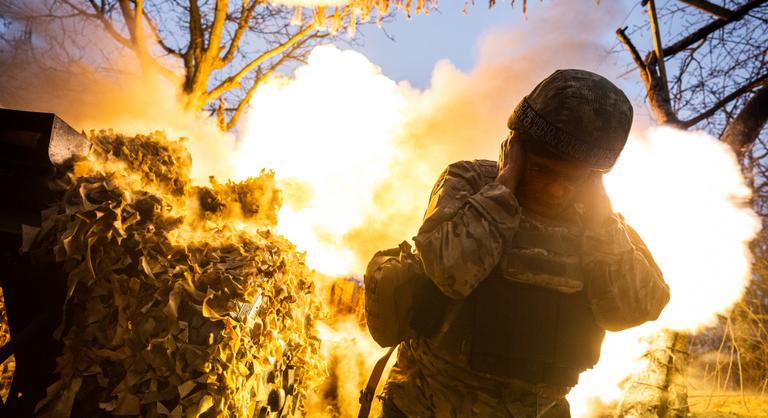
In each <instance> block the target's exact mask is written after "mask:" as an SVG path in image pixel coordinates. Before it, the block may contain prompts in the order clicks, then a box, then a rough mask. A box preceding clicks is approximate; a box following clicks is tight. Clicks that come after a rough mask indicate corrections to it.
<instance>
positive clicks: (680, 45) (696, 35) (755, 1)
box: [663, 0, 768, 57]
mask: <svg viewBox="0 0 768 418" xmlns="http://www.w3.org/2000/svg"><path fill="white" fill-rule="evenodd" d="M766 3H768V0H751V1H749V2H748V3H746V4H744V5H743V6H741V7H740V8H738V9H736V10H734V11H733V14H732V15H731V17H730V18H728V19H717V20H715V21H713V22H711V23H709V24H707V25H704V26H702V27H701V28H699V29H697V30H695V31H694V32H693V33H691V34H690V35H688V36H686V37H684V38H683V39H680V40H679V41H677V42H675V43H674V44H672V45H670V46H668V47H666V48H664V50H663V52H664V56H665V57H669V56H672V55H675V54H677V53H678V52H680V51H683V50H685V49H686V48H688V47H690V46H691V45H693V44H695V43H696V42H699V41H701V40H702V39H704V38H706V37H707V36H709V35H711V34H712V33H713V32H715V31H717V30H718V29H722V28H723V27H725V26H726V25H728V24H730V23H733V22H738V21H739V20H741V19H743V18H744V17H745V16H747V14H748V13H749V12H751V11H752V10H754V9H756V8H758V7H760V6H762V5H764V4H766Z"/></svg>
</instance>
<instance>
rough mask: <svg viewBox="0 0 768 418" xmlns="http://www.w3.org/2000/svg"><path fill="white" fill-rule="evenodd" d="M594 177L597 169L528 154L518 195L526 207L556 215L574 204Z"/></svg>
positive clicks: (550, 215) (552, 216) (536, 211)
mask: <svg viewBox="0 0 768 418" xmlns="http://www.w3.org/2000/svg"><path fill="white" fill-rule="evenodd" d="M595 176H596V174H595V172H594V171H593V170H591V169H590V168H589V167H588V166H586V165H584V164H581V163H577V162H571V161H558V160H553V159H549V158H543V157H538V156H535V155H531V154H530V153H528V154H527V155H526V156H525V170H524V171H523V177H522V180H521V181H520V184H519V185H518V188H517V193H516V194H517V198H518V201H519V202H520V204H521V205H522V206H523V207H524V208H526V209H529V210H531V211H533V212H535V213H537V214H539V215H542V216H545V217H549V218H556V217H558V216H560V215H561V214H562V213H563V212H564V211H565V210H566V209H568V208H569V207H570V206H571V205H572V204H573V203H574V201H575V199H576V197H577V196H578V195H579V192H581V191H582V190H584V188H585V187H586V186H587V185H588V184H589V183H590V182H591V181H594V179H595Z"/></svg>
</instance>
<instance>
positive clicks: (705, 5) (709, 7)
mask: <svg viewBox="0 0 768 418" xmlns="http://www.w3.org/2000/svg"><path fill="white" fill-rule="evenodd" d="M680 1H681V2H683V3H685V4H687V5H689V6H693V7H695V8H697V9H699V10H702V11H704V12H707V13H709V14H711V15H712V16H714V17H716V18H718V19H728V18H730V17H731V16H733V12H732V11H730V10H728V9H726V8H725V7H722V6H718V5H716V4H712V3H710V2H708V1H706V0H680Z"/></svg>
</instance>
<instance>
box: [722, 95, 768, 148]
mask: <svg viewBox="0 0 768 418" xmlns="http://www.w3.org/2000/svg"><path fill="white" fill-rule="evenodd" d="M767 121H768V87H763V88H761V89H760V90H758V91H757V93H755V94H754V95H753V96H752V97H751V98H750V99H749V101H748V102H747V104H746V105H744V108H742V109H741V112H739V114H738V115H737V116H736V118H735V119H733V121H731V123H730V124H728V127H727V128H726V129H725V131H724V132H723V135H722V136H721V137H720V140H721V141H723V142H725V143H726V144H728V145H730V146H731V148H732V149H733V152H735V153H736V155H737V156H738V157H741V156H742V155H744V151H745V150H746V149H747V148H748V147H749V146H750V145H752V143H753V142H755V140H756V139H757V137H758V135H760V131H761V130H762V129H763V126H765V123H766V122H767Z"/></svg>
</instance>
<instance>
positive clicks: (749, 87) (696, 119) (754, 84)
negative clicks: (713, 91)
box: [682, 74, 768, 128]
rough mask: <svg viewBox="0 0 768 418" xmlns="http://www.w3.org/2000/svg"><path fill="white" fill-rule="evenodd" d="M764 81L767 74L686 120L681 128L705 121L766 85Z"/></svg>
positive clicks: (767, 78) (767, 76) (767, 77)
mask: <svg viewBox="0 0 768 418" xmlns="http://www.w3.org/2000/svg"><path fill="white" fill-rule="evenodd" d="M766 80H768V74H763V75H762V76H760V77H758V78H757V79H755V80H752V81H750V82H749V83H747V84H745V85H743V86H741V87H739V88H738V89H736V90H735V91H733V92H731V93H730V94H728V95H727V96H725V97H723V98H722V99H720V100H718V101H717V103H715V104H714V105H712V106H711V107H710V108H709V109H707V110H706V111H704V112H702V113H700V114H698V115H696V116H695V117H693V118H691V119H688V120H686V121H684V122H682V126H684V127H685V128H690V127H691V126H694V125H696V124H697V123H699V122H701V121H703V120H704V119H707V118H709V117H711V116H712V115H714V114H715V113H716V112H717V111H718V110H720V109H721V108H722V107H723V106H725V105H727V104H728V103H730V102H732V101H734V100H735V99H737V98H739V97H741V96H743V95H744V94H746V93H749V92H750V91H752V90H754V89H756V88H757V87H760V86H763V85H765V83H766Z"/></svg>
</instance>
